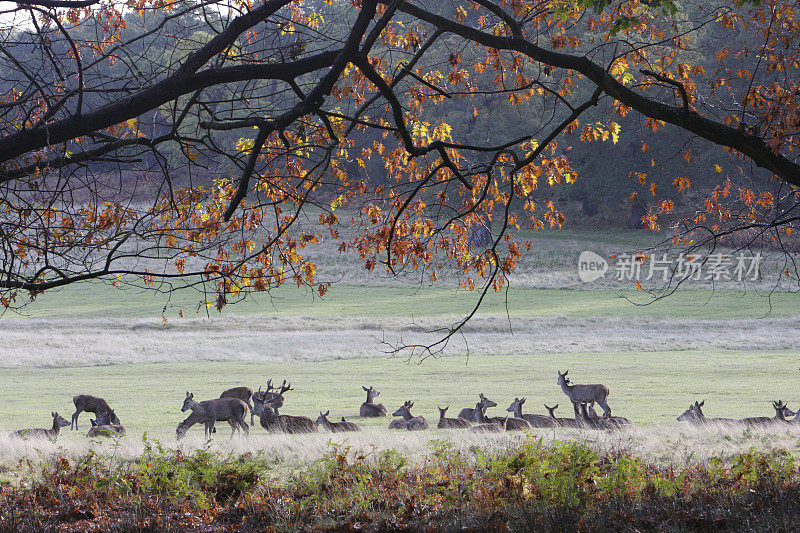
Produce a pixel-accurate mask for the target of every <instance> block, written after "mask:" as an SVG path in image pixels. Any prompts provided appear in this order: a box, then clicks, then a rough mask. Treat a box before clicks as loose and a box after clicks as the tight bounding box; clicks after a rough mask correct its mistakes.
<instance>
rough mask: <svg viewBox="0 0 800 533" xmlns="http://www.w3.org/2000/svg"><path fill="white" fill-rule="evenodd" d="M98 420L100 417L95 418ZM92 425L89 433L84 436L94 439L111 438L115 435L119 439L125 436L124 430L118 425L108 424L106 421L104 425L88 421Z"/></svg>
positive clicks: (95, 421)
mask: <svg viewBox="0 0 800 533" xmlns="http://www.w3.org/2000/svg"><path fill="white" fill-rule="evenodd" d="M97 418H98V420H99V419H100V417H99V416H98V417H97ZM90 422H91V423H92V428H91V429H90V430H89V433H87V434H86V436H87V437H89V438H94V437H113V436H115V435H119V436H120V437H124V436H125V428H124V427H122V426H120V425H118V424H109V423H107V421H105V422H106V423H100V422H98V421H97V420H90Z"/></svg>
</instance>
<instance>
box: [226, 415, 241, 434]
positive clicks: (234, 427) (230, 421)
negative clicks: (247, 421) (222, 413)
mask: <svg viewBox="0 0 800 533" xmlns="http://www.w3.org/2000/svg"><path fill="white" fill-rule="evenodd" d="M228 425H229V426H230V427H231V439H233V436H234V435H236V430H237V429H239V427H238V425H237V423H236V421H235V420H234V419H232V418H229V419H228Z"/></svg>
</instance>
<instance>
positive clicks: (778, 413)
mask: <svg viewBox="0 0 800 533" xmlns="http://www.w3.org/2000/svg"><path fill="white" fill-rule="evenodd" d="M772 407H773V408H774V409H775V416H774V417H772V418H770V417H767V416H752V417H749V418H742V419H740V420H739V422H741V423H742V424H744V425H746V426H769V425H772V424H785V423H788V422H789V421H788V420H786V415H787V414H788V415H789V416H791V415H793V414H794V413H793V412H792V411H791V410H789V408H788V407H786V404H784V403H783V401H781V400H778V401H777V402H772Z"/></svg>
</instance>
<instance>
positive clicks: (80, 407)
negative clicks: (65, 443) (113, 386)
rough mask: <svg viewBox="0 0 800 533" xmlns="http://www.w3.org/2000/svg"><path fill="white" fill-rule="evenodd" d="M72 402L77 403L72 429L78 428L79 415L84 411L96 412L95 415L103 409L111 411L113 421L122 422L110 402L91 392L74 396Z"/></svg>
mask: <svg viewBox="0 0 800 533" xmlns="http://www.w3.org/2000/svg"><path fill="white" fill-rule="evenodd" d="M72 403H74V404H75V414H73V415H72V424H70V426H69V428H70V429H78V415H79V414H81V413H82V412H84V411H86V412H87V413H94V414H95V415H98V414H99V413H101V412H103V411H107V412H111V413H112V415H111V418H110V421H111V423H112V424H117V425H119V423H120V421H119V418H117V415H115V414H113V412H114V411H112V409H111V407H109V405H108V403H106V401H105V400H104V399H102V398H98V397H97V396H91V395H89V394H79V395H77V396H74V397H73V398H72Z"/></svg>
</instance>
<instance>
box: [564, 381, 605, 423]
mask: <svg viewBox="0 0 800 533" xmlns="http://www.w3.org/2000/svg"><path fill="white" fill-rule="evenodd" d="M557 372H558V381H557V384H558V385H559V386H560V387H561V390H562V391H564V394H566V395H567V397H568V398H569V399H570V400H572V401H573V402H583V403H588V402H597V404H598V405H600V407H602V408H603V418H608V417H610V416H611V408H610V407H609V406H608V403H607V402H606V397H608V392H609V391H608V387H606V386H605V385H600V384H594V385H573V384H572V382H571V381H570V380H569V378H567V374H568V373H569V370H567V371H565V372H564V373H563V374H562V373H561V371H560V370H558V371H557Z"/></svg>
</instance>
